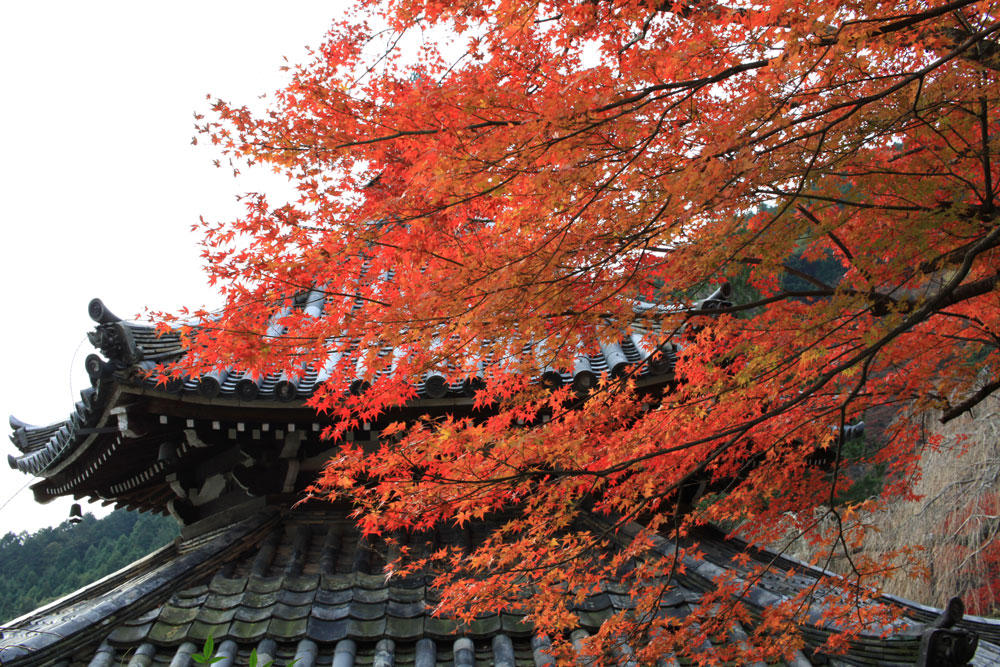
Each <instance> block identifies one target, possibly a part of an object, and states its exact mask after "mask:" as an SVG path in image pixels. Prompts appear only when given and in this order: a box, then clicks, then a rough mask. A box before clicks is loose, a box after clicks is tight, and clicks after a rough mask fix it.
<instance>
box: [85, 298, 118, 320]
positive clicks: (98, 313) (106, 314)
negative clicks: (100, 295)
mask: <svg viewBox="0 0 1000 667" xmlns="http://www.w3.org/2000/svg"><path fill="white" fill-rule="evenodd" d="M87 314H88V315H90V319H92V320H94V321H95V322H97V323H98V324H114V323H115V322H121V321H122V318H120V317H118V316H117V315H115V314H114V313H112V312H111V311H110V310H108V307H107V306H105V305H104V302H103V301H101V300H100V299H91V300H90V303H89V304H87Z"/></svg>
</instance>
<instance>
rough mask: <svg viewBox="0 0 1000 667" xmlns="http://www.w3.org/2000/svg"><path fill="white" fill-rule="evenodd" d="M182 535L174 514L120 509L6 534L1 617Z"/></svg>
mask: <svg viewBox="0 0 1000 667" xmlns="http://www.w3.org/2000/svg"><path fill="white" fill-rule="evenodd" d="M177 534H178V527H177V524H176V522H175V521H174V520H173V519H172V518H170V517H163V516H156V515H152V514H138V513H135V512H126V511H121V510H120V511H117V512H113V513H112V514H110V515H108V516H107V517H105V518H103V519H95V518H94V516H93V515H92V514H87V515H85V516H84V517H83V521H82V522H81V523H79V524H77V525H73V524H71V523H70V522H69V521H64V522H63V523H61V524H60V525H58V526H56V527H55V528H43V529H42V530H39V531H38V532H36V533H31V534H28V533H18V534H14V533H7V534H6V535H4V536H3V537H2V538H0V619H3V622H7V621H9V620H11V619H14V618H17V617H18V616H20V615H22V614H24V613H26V612H29V611H31V610H32V609H35V608H36V607H39V606H41V605H43V604H45V603H47V602H50V601H52V600H54V599H56V598H59V597H61V596H63V595H66V594H68V593H72V592H73V591H75V590H76V589H78V588H80V587H82V586H85V585H87V584H89V583H90V582H92V581H96V580H97V579H100V578H101V577H103V576H105V575H107V574H110V573H112V572H114V571H116V570H118V569H121V568H122V567H124V566H126V565H128V564H129V563H131V562H132V561H135V560H138V559H139V558H141V557H143V556H145V555H146V554H148V553H149V552H151V551H153V550H154V549H157V548H159V547H161V546H163V545H164V544H166V543H168V542H169V541H170V540H172V539H174V538H175V537H176V536H177Z"/></svg>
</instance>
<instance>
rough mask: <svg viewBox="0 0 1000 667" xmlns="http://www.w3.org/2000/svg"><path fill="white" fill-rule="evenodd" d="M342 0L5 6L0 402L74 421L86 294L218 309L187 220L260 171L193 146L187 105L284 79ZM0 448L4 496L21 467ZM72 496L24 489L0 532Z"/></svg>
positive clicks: (126, 309) (1, 18) (30, 416)
mask: <svg viewBox="0 0 1000 667" xmlns="http://www.w3.org/2000/svg"><path fill="white" fill-rule="evenodd" d="M345 4H346V3H344V2H337V1H336V0H334V1H333V2H316V1H310V2H305V1H296V0H286V1H285V2H282V3H280V4H279V3H275V2H258V1H255V0H240V1H238V2H233V1H229V0H203V1H201V2H189V1H187V0H175V1H174V2H170V3H142V2H135V1H134V0H133V1H132V2H105V1H100V0H95V1H93V2H86V3H82V2H78V1H76V2H68V1H60V2H45V1H38V2H4V3H2V4H0V58H2V62H3V68H2V70H0V72H2V74H0V76H2V80H0V90H2V91H3V94H2V99H0V128H2V129H0V131H2V133H3V134H2V136H3V141H2V147H0V169H2V173H0V198H2V207H0V247H2V249H3V255H4V261H3V262H2V264H0V271H2V279H0V285H2V286H3V288H2V289H3V301H2V303H3V309H4V316H3V317H2V320H0V412H3V413H5V414H13V415H15V416H17V417H18V418H19V419H22V420H23V421H27V422H29V423H35V424H47V423H50V422H53V421H57V420H61V419H64V418H65V417H66V416H67V415H68V414H69V412H70V410H71V408H72V406H73V403H74V402H75V401H77V400H79V391H80V389H82V388H84V387H85V386H87V385H88V384H89V382H88V380H87V376H86V373H85V372H84V368H83V362H84V358H85V357H86V356H87V355H88V354H89V353H90V352H91V351H92V348H91V347H90V344H89V343H88V342H86V341H85V336H86V333H87V331H89V330H90V329H91V328H92V327H93V323H92V322H91V320H90V319H89V318H88V317H87V313H86V308H87V303H88V301H89V300H90V299H91V298H92V297H95V296H99V297H100V298H101V299H103V300H104V302H105V303H106V304H107V306H108V307H109V308H110V309H111V310H112V311H113V312H115V313H116V314H117V315H119V316H121V317H124V318H132V317H133V316H135V315H136V314H137V313H139V312H140V311H141V310H142V309H143V308H144V307H146V306H149V307H152V308H154V309H175V308H178V307H180V306H182V305H187V306H200V305H203V304H211V303H212V302H213V297H212V294H211V292H210V291H209V289H208V287H207V286H206V284H205V280H204V277H203V274H202V272H201V270H200V266H201V262H200V258H199V256H198V248H197V242H198V236H197V235H196V234H195V233H192V232H191V231H190V227H191V225H192V224H194V223H195V222H197V220H198V216H199V215H204V216H205V217H206V218H207V219H227V218H231V217H233V216H235V215H236V214H237V213H238V212H239V208H238V206H237V205H236V202H235V199H234V195H235V194H236V193H237V192H242V191H246V190H256V189H261V188H262V187H264V183H265V182H266V181H261V180H257V181H254V180H253V175H251V177H250V178H241V179H240V181H234V180H233V178H232V175H231V172H228V171H226V170H223V169H216V168H214V167H213V166H212V159H213V158H214V157H216V155H215V154H214V153H213V152H212V149H211V147H210V146H208V145H207V142H201V143H200V144H199V145H198V146H197V147H194V146H192V145H191V144H190V141H191V137H192V135H193V134H194V132H193V118H192V113H193V112H194V111H199V112H205V111H206V110H207V106H208V103H207V101H206V100H205V95H206V94H207V93H212V95H213V96H214V97H222V98H223V99H227V100H231V101H237V102H241V103H252V102H254V101H255V100H256V98H257V97H258V96H259V95H260V94H263V93H271V92H272V91H274V90H275V89H277V88H279V87H280V86H281V84H282V82H283V81H284V80H285V76H286V75H285V74H284V73H282V72H280V71H279V67H280V66H281V65H282V64H283V61H282V56H287V57H288V59H289V61H291V62H293V63H294V62H300V61H302V60H304V58H305V49H304V47H305V46H306V45H312V46H318V45H319V44H320V42H321V40H322V37H323V35H324V34H325V32H326V29H327V27H328V26H329V24H330V21H331V19H332V18H333V17H334V16H335V15H336V14H337V12H338V8H342V7H344V6H345ZM264 178H266V177H264ZM2 427H3V431H4V432H5V433H9V431H8V430H7V429H6V424H3V425H2ZM0 443H2V446H0V453H2V454H3V456H2V457H0V505H2V504H3V503H4V502H6V501H7V500H8V499H9V498H10V497H11V496H13V495H14V494H15V491H17V490H18V489H19V488H21V487H22V486H23V485H24V484H25V482H27V481H28V478H27V477H26V476H24V475H22V474H21V473H19V472H15V471H13V470H11V469H10V468H9V467H8V465H7V461H6V454H8V453H15V452H16V451H17V450H16V449H15V448H14V446H13V444H11V443H10V442H9V441H8V440H7V439H6V438H4V439H2V440H0ZM71 502H72V501H71V500H68V499H60V501H55V502H53V503H50V504H49V505H45V506H41V505H37V504H35V503H34V501H33V500H32V498H31V492H30V490H29V489H25V490H23V491H22V492H21V493H19V494H17V496H16V497H15V498H14V499H13V500H11V501H10V502H9V503H8V504H7V506H6V507H4V508H3V509H2V510H0V534H3V533H5V532H7V531H15V532H18V531H21V530H36V529H38V528H40V527H42V526H45V525H54V524H57V523H59V522H61V521H62V520H64V519H65V518H66V517H67V516H68V513H69V505H70V504H71ZM98 508H99V506H98V505H94V506H87V505H85V506H84V511H96V510H97V509H98Z"/></svg>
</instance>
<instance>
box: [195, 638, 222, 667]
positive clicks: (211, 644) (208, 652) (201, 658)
mask: <svg viewBox="0 0 1000 667" xmlns="http://www.w3.org/2000/svg"><path fill="white" fill-rule="evenodd" d="M214 651H215V640H214V639H212V635H211V634H210V635H208V637H207V638H206V639H205V646H203V647H202V650H201V655H198V654H197V653H193V654H192V655H191V659H192V660H194V661H195V662H197V663H198V664H199V665H206V664H207V665H211V664H213V663H216V662H219V661H220V660H222V659H223V657H222V656H221V655H212V653H213V652H214Z"/></svg>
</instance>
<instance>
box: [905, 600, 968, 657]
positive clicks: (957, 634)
mask: <svg viewBox="0 0 1000 667" xmlns="http://www.w3.org/2000/svg"><path fill="white" fill-rule="evenodd" d="M963 616H965V603H963V602H962V598H960V597H953V598H952V599H950V600H948V606H947V607H945V609H944V611H943V612H942V613H941V615H940V616H938V617H937V618H936V619H935V620H934V622H933V623H931V624H930V626H928V628H927V629H926V630H924V633H923V635H922V636H921V637H920V654H919V656H918V657H917V667H965V666H966V665H968V664H969V662H970V661H971V660H972V658H973V657H974V656H975V655H976V648H978V646H979V636H978V635H976V634H975V633H973V632H969V631H968V630H966V629H964V628H956V627H955V625H956V624H957V623H958V622H959V621H961V620H962V617H963Z"/></svg>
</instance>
